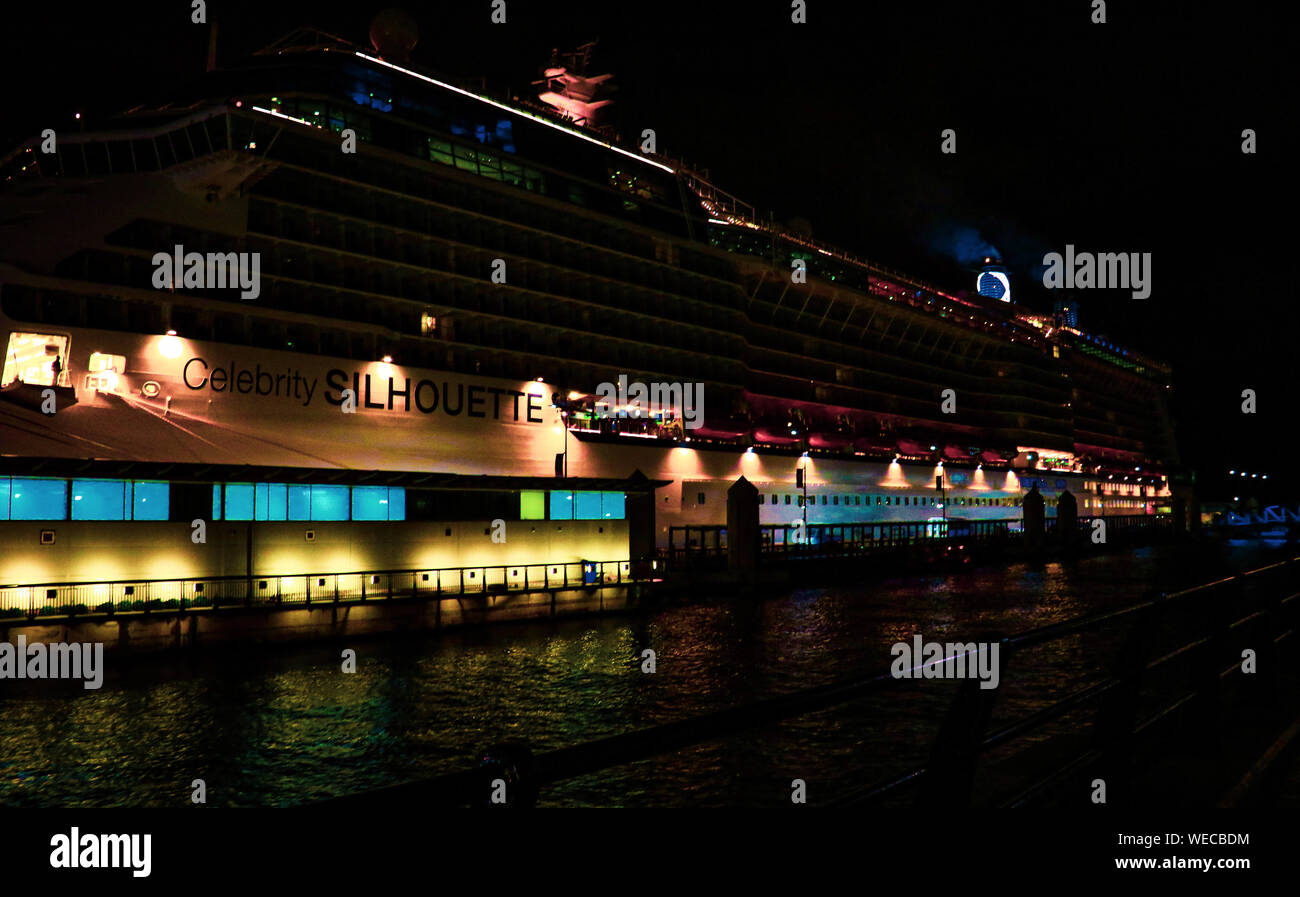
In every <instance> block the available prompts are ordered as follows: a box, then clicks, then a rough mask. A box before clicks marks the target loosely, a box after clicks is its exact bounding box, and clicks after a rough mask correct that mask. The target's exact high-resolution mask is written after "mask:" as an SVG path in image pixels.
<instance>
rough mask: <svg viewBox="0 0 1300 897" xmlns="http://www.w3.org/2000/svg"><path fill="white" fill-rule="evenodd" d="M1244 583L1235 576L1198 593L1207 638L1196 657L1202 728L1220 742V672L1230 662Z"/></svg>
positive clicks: (1195, 680) (1195, 678) (1194, 668)
mask: <svg viewBox="0 0 1300 897" xmlns="http://www.w3.org/2000/svg"><path fill="white" fill-rule="evenodd" d="M1244 585H1245V584H1244V581H1243V579H1242V578H1241V576H1234V577H1232V579H1231V580H1230V581H1228V582H1227V583H1225V584H1223V585H1222V586H1219V587H1218V588H1217V589H1207V590H1206V594H1203V595H1199V596H1197V601H1198V603H1199V604H1200V605H1201V607H1200V608H1198V609H1197V610H1198V611H1199V615H1200V616H1201V620H1202V625H1203V627H1204V630H1203V634H1204V636H1205V639H1206V641H1205V644H1204V645H1202V646H1201V647H1200V649H1199V650H1197V652H1196V654H1195V656H1194V658H1193V660H1192V688H1193V689H1194V690H1195V692H1196V702H1195V705H1196V707H1197V711H1196V716H1197V718H1198V722H1199V724H1200V726H1201V727H1202V729H1201V731H1202V732H1203V733H1204V734H1205V737H1207V738H1213V739H1215V743H1216V744H1217V739H1218V731H1219V726H1218V723H1219V711H1220V692H1221V691H1222V687H1221V686H1222V681H1221V680H1220V678H1219V674H1220V673H1222V671H1223V668H1224V667H1225V666H1226V665H1227V663H1228V650H1227V649H1228V637H1229V634H1230V633H1229V628H1228V627H1229V626H1230V625H1231V623H1232V621H1233V619H1235V618H1236V616H1238V614H1239V612H1240V609H1241V599H1242V597H1243V595H1244V594H1245V588H1244Z"/></svg>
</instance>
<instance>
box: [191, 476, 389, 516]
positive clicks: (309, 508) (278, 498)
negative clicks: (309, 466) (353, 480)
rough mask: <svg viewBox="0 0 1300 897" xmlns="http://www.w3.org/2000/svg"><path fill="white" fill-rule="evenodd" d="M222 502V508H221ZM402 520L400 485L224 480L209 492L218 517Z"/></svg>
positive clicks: (213, 511) (213, 508) (214, 512)
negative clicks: (308, 484)
mask: <svg viewBox="0 0 1300 897" xmlns="http://www.w3.org/2000/svg"><path fill="white" fill-rule="evenodd" d="M223 505H224V507H223ZM223 511H224V517H225V519H226V520H252V521H263V520H266V521H272V522H274V521H282V520H295V521H297V520H320V521H330V520H334V521H342V520H405V519H406V490H405V489H404V488H402V487H400V486H391V487H390V486H327V485H320V486H298V485H290V484H288V483H226V484H225V496H224V501H223V498H222V495H221V484H217V485H216V486H215V487H214V489H213V494H212V515H213V519H214V520H219V519H221V517H220V516H219V515H221V513H222V512H223Z"/></svg>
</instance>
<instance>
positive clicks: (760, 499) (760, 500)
mask: <svg viewBox="0 0 1300 897" xmlns="http://www.w3.org/2000/svg"><path fill="white" fill-rule="evenodd" d="M764 498H766V496H764V495H763V493H762V492H760V493H758V503H759V504H760V505H761V504H763V503H764V502H763V500H764Z"/></svg>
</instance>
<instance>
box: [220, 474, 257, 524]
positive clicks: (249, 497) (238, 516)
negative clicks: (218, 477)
mask: <svg viewBox="0 0 1300 897" xmlns="http://www.w3.org/2000/svg"><path fill="white" fill-rule="evenodd" d="M225 505H226V519H227V520H252V519H253V484H252V483H226V500H225Z"/></svg>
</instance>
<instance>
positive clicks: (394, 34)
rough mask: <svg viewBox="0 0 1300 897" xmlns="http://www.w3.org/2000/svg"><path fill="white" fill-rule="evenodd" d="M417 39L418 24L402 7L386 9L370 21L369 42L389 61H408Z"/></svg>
mask: <svg viewBox="0 0 1300 897" xmlns="http://www.w3.org/2000/svg"><path fill="white" fill-rule="evenodd" d="M419 40H420V26H419V25H417V24H416V23H415V19H414V18H412V17H411V14H410V13H408V12H407V11H406V10H404V9H396V8H394V9H386V10H384V11H383V12H381V13H379V15H377V16H375V18H374V20H373V21H372V22H371V23H370V43H371V44H373V45H374V48H375V50H376V51H377V52H378V53H379V55H380V56H382V57H383V58H384V59H387V60H389V61H390V62H401V63H407V62H410V61H411V50H413V49H415V45H416V43H417V42H418V41H419Z"/></svg>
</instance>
